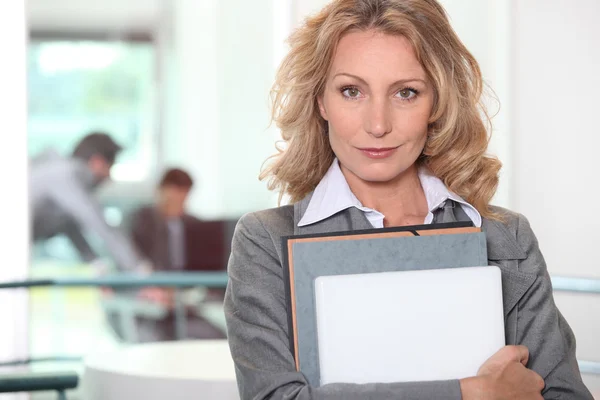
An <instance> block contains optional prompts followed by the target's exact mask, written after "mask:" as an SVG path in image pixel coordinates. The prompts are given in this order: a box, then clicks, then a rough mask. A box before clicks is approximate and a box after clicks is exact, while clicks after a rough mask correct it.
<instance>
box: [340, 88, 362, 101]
mask: <svg viewBox="0 0 600 400" xmlns="http://www.w3.org/2000/svg"><path fill="white" fill-rule="evenodd" d="M342 94H343V95H344V97H349V98H356V97H358V96H360V90H358V89H357V88H355V87H351V88H345V89H343V90H342Z"/></svg>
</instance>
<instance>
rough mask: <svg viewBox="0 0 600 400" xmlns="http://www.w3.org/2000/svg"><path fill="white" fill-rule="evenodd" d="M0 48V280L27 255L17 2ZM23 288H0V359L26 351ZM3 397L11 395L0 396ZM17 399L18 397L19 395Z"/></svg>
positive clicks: (6, 11)
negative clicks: (0, 217)
mask: <svg viewBox="0 0 600 400" xmlns="http://www.w3.org/2000/svg"><path fill="white" fill-rule="evenodd" d="M0 48H1V49H2V51H3V53H4V57H3V66H2V74H0V87H2V88H3V92H2V96H0V109H1V110H2V122H3V124H4V127H5V135H4V137H3V139H4V140H3V145H2V146H0V181H2V183H3V187H4V188H5V190H6V191H5V192H4V193H3V195H2V196H1V197H0V207H1V208H2V210H4V212H5V218H4V221H3V225H4V227H3V229H2V230H0V243H2V246H3V247H2V267H1V268H0V281H17V280H23V279H26V277H27V273H28V254H29V224H28V221H29V207H28V204H29V202H28V197H27V196H28V190H27V188H28V184H27V182H28V179H27V130H26V124H27V111H26V106H27V103H26V90H25V88H26V73H25V72H26V68H25V66H26V64H25V60H26V58H25V54H26V29H25V8H24V2H23V1H13V2H10V3H7V4H5V5H3V9H2V12H1V13H0ZM27 319H28V308H27V292H26V291H23V290H6V289H4V290H0V321H2V328H1V329H0V361H7V360H15V359H19V358H23V357H26V356H27V349H28V340H29V336H28V322H27ZM2 398H3V399H8V398H10V399H16V398H17V396H16V395H4V396H2ZM19 398H22V397H19Z"/></svg>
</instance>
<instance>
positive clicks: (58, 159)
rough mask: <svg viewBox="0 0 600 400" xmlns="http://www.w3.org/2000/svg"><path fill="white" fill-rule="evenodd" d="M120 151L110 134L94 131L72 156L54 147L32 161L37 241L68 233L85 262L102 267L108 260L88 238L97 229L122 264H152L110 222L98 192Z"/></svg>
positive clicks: (139, 267)
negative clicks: (105, 214)
mask: <svg viewBox="0 0 600 400" xmlns="http://www.w3.org/2000/svg"><path fill="white" fill-rule="evenodd" d="M121 150H122V148H121V146H119V145H118V144H117V143H116V142H115V141H114V140H113V139H112V138H111V137H110V136H109V135H107V134H106V133H102V132H93V133H90V134H88V135H87V136H85V137H84V138H83V139H81V141H80V142H79V143H78V144H77V145H76V146H75V149H74V150H73V153H72V154H71V155H70V156H63V155H61V154H59V153H58V152H57V151H55V150H53V149H50V150H47V151H45V152H43V153H42V154H40V155H38V156H37V157H35V158H34V159H33V160H31V162H30V170H29V196H30V206H31V213H32V219H33V221H32V236H33V240H34V241H36V242H37V241H42V240H46V239H49V238H51V237H54V236H56V235H60V234H64V235H66V236H67V237H68V238H69V239H70V240H71V242H72V243H73V245H74V246H75V248H76V249H77V250H78V252H79V254H80V255H81V257H82V259H83V260H84V261H86V262H88V263H90V264H92V265H95V266H97V267H98V268H99V269H101V270H102V269H105V268H106V267H107V266H106V264H105V263H104V262H103V261H101V259H100V257H99V256H98V255H97V253H96V251H94V249H93V248H92V246H91V245H90V244H89V242H88V240H87V239H86V237H85V234H94V235H97V236H98V237H99V238H100V239H101V240H102V242H103V244H104V246H105V247H106V249H107V251H108V253H109V255H110V256H111V257H112V259H113V261H114V262H115V264H116V266H117V267H118V268H119V269H122V270H132V269H133V270H147V269H149V267H148V265H147V263H146V262H144V261H143V259H142V258H141V257H140V256H139V254H138V253H137V251H136V250H135V247H134V245H133V244H132V242H131V241H130V240H129V239H128V238H127V237H126V236H125V235H124V234H123V233H122V232H120V231H119V230H117V229H114V228H112V227H111V226H110V225H108V223H107V222H106V220H105V218H104V214H103V210H102V207H101V205H100V204H99V203H98V201H97V200H96V198H95V197H94V192H95V191H96V189H97V188H98V187H99V185H100V184H101V183H103V182H105V181H106V180H108V179H109V178H110V171H111V168H112V166H113V164H114V163H115V159H116V157H117V155H118V154H119V153H120V151H121Z"/></svg>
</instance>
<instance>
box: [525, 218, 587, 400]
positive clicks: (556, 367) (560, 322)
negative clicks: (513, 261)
mask: <svg viewBox="0 0 600 400" xmlns="http://www.w3.org/2000/svg"><path fill="white" fill-rule="evenodd" d="M517 241H518V243H519V244H520V246H521V247H522V248H523V250H524V251H525V252H526V259H524V260H521V261H520V262H519V271H522V272H524V273H530V274H535V275H536V279H535V281H534V282H533V285H532V286H531V287H530V288H529V290H528V291H527V292H526V293H525V295H524V296H523V297H522V298H521V300H520V301H519V303H518V305H517V306H518V322H517V343H519V344H522V345H524V346H526V347H527V348H528V349H529V352H530V359H529V364H528V367H529V368H530V369H532V370H534V371H535V372H537V373H538V374H540V375H541V376H542V378H544V381H545V382H546V387H545V388H544V390H543V391H542V395H543V397H544V399H589V400H593V397H592V395H591V393H590V392H589V391H588V389H587V388H586V387H585V385H584V384H583V381H582V379H581V373H580V372H579V366H578V364H577V359H576V356H575V336H574V335H573V331H572V330H571V328H570V327H569V325H568V324H567V321H566V320H565V319H564V317H563V316H562V314H561V313H560V311H559V310H558V308H557V307H556V304H555V303H554V297H553V295H552V282H551V280H550V276H549V274H548V270H547V268H546V262H545V261H544V257H543V256H542V253H541V251H540V249H539V246H538V241H537V239H536V237H535V234H534V233H533V231H532V230H531V226H530V225H529V222H528V221H527V219H526V218H525V217H523V216H522V215H521V216H519V223H518V229H517Z"/></svg>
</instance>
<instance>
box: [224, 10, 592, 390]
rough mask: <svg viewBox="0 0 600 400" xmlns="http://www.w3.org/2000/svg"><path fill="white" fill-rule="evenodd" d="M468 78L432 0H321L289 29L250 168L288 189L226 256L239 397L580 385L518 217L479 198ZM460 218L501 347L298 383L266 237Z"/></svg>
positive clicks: (272, 243) (465, 60)
mask: <svg viewBox="0 0 600 400" xmlns="http://www.w3.org/2000/svg"><path fill="white" fill-rule="evenodd" d="M481 91H482V79H481V73H480V70H479V67H478V65H477V62H476V61H475V60H474V59H473V57H472V55H471V54H470V53H469V52H468V51H467V49H466V48H465V47H464V45H463V44H462V43H461V42H460V40H459V39H458V37H457V36H456V34H455V32H454V31H453V30H452V28H451V27H450V24H449V22H448V19H447V17H446V15H445V12H444V10H443V8H442V7H441V6H440V5H439V4H438V3H437V2H436V1H435V0H337V1H334V2H332V3H331V4H330V5H329V6H328V7H326V8H325V9H324V10H323V11H322V12H321V13H320V14H318V15H316V16H315V17H313V18H311V19H309V20H307V21H306V23H305V25H304V26H302V27H301V28H300V29H299V30H298V31H297V32H296V33H295V34H294V35H293V36H292V38H291V50H290V53H289V54H288V56H287V57H286V59H285V60H284V61H283V64H282V66H281V69H280V71H279V74H278V77H277V81H276V84H275V87H274V106H275V107H274V120H275V121H276V122H277V124H278V126H279V127H280V129H281V131H282V135H283V139H284V141H285V142H286V147H285V149H282V150H280V152H279V154H278V155H276V156H275V158H274V160H273V162H272V163H271V164H270V165H268V166H267V168H266V169H265V170H264V171H263V175H262V177H263V178H270V188H271V189H279V190H280V191H281V193H282V194H285V195H287V196H289V198H290V199H291V202H292V203H293V204H292V205H288V206H284V207H279V208H276V209H272V210H265V211H261V212H257V213H252V214H248V215H246V216H245V217H244V218H242V220H241V221H240V222H239V224H238V227H237V229H236V233H235V235H234V239H233V245H232V246H233V247H232V254H231V258H230V262H229V275H230V283H229V287H228V289H227V294H226V299H225V312H226V318H227V324H228V333H229V342H230V346H231V352H232V355H233V358H234V361H235V365H236V371H237V377H238V385H239V389H240V393H241V396H242V399H255V400H258V399H298V400H300V399H315V400H316V399H323V400H329V399H344V400H352V399H377V400H379V399H403V400H404V399H460V398H463V399H466V400H468V399H541V398H568V399H591V398H592V397H591V395H590V393H589V392H588V390H587V389H586V388H585V386H584V385H583V383H582V381H581V376H580V373H579V370H578V367H577V362H576V359H575V339H574V337H573V333H572V331H571V329H570V328H569V326H568V325H567V323H566V321H565V320H564V318H563V317H562V316H561V314H560V312H559V311H558V310H557V308H556V306H555V304H554V300H553V298H552V287H551V283H550V279H549V276H548V272H547V270H546V266H545V263H544V260H543V258H542V255H541V253H540V250H539V248H538V245H537V241H536V239H535V236H534V234H533V232H532V231H531V228H530V227H529V224H528V222H527V220H526V219H525V218H524V217H522V216H520V215H518V214H515V213H512V212H510V211H508V210H504V209H501V208H498V207H493V206H490V205H489V202H490V199H491V198H492V196H493V194H494V192H495V189H496V186H497V183H498V171H499V169H500V163H499V161H498V160H496V159H495V158H492V157H489V156H486V155H485V151H486V148H487V143H488V135H487V130H486V124H485V123H484V121H483V119H482V115H485V114H484V113H481V112H480V111H481V109H480V107H479V104H480V97H481ZM469 219H470V220H471V221H473V223H474V224H475V225H477V226H481V227H482V229H483V231H485V233H486V236H487V240H488V257H489V262H490V264H492V265H498V266H499V267H500V268H501V270H502V273H503V289H504V312H505V324H506V325H505V327H506V340H507V344H509V346H506V347H505V348H503V349H502V350H500V351H499V352H498V353H497V354H495V355H494V356H493V357H492V358H491V359H490V360H489V361H487V362H486V363H485V364H484V365H483V366H482V367H481V369H480V371H479V373H478V376H476V377H471V378H467V379H463V380H460V381H458V380H457V381H444V382H425V383H392V384H370V385H352V384H331V385H325V386H323V387H319V388H315V387H310V386H309V385H308V384H307V383H306V380H305V379H304V377H303V375H302V374H301V373H299V372H296V371H295V368H294V359H293V356H292V353H291V351H290V349H289V347H288V343H289V340H288V337H287V316H286V308H285V296H284V284H283V279H282V267H281V265H282V251H281V241H280V238H281V236H284V235H291V234H306V233H323V232H332V231H341V230H355V229H366V228H372V227H375V228H380V227H384V226H401V225H412V224H422V223H431V222H451V221H461V220H469ZM542 395H543V396H544V397H542Z"/></svg>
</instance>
